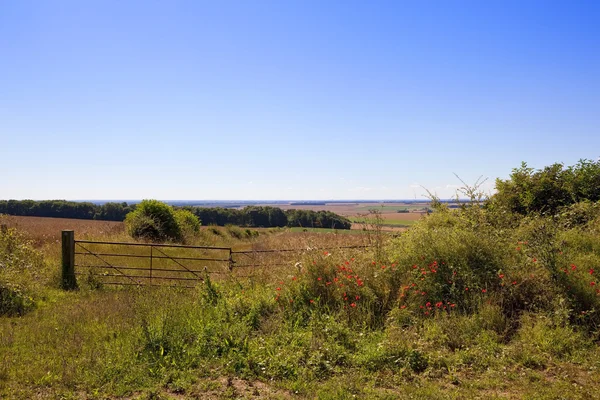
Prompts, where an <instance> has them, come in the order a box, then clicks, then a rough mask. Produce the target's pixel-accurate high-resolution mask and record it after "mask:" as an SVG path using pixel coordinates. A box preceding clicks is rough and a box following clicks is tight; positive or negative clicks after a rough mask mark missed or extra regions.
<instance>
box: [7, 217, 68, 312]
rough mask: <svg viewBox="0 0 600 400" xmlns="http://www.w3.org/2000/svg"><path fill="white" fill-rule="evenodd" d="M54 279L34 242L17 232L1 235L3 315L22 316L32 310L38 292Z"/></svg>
mask: <svg viewBox="0 0 600 400" xmlns="http://www.w3.org/2000/svg"><path fill="white" fill-rule="evenodd" d="M56 273H58V269H57V270H56ZM53 278H54V279H56V278H57V274H55V275H52V274H51V271H50V270H49V268H48V266H47V265H46V263H45V261H44V259H43V257H42V254H41V253H40V252H38V251H37V250H35V249H34V248H33V245H32V243H31V242H29V241H27V240H26V239H25V238H24V237H23V236H22V235H21V234H20V233H19V232H17V231H16V230H15V229H8V230H7V231H6V232H2V233H0V316H1V315H7V316H13V315H23V314H24V313H26V312H27V311H29V310H31V309H32V308H33V307H34V306H35V301H34V299H33V295H34V294H35V292H39V291H40V290H41V289H42V286H43V285H44V284H46V285H47V284H51V283H53Z"/></svg>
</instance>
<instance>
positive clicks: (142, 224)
mask: <svg viewBox="0 0 600 400" xmlns="http://www.w3.org/2000/svg"><path fill="white" fill-rule="evenodd" d="M125 225H126V226H127V232H128V233H129V234H130V235H131V236H132V237H134V238H136V239H142V240H149V241H155V242H162V241H168V240H170V241H182V240H183V239H184V238H185V237H186V236H188V235H192V234H195V233H198V231H199V230H200V220H198V217H196V216H195V215H194V214H193V213H191V212H190V211H188V210H174V209H173V207H171V206H169V205H168V204H165V203H162V202H160V201H157V200H143V201H142V202H141V203H140V204H138V205H137V206H136V207H135V210H134V211H132V212H130V213H129V214H127V216H126V217H125Z"/></svg>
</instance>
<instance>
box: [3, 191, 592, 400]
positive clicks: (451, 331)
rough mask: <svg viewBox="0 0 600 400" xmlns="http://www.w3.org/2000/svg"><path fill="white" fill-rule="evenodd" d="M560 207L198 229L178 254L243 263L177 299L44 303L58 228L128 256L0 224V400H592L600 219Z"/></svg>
mask: <svg viewBox="0 0 600 400" xmlns="http://www.w3.org/2000/svg"><path fill="white" fill-rule="evenodd" d="M511 204H512V203H511ZM596 204H597V203H596ZM315 207H316V206H315ZM338 207H339V206H338ZM347 207H348V208H347V212H348V214H347V215H349V216H352V215H354V217H355V218H360V216H359V214H360V210H358V211H357V208H359V207H360V206H358V207H357V206H356V205H354V206H352V207H350V206H347ZM363 207H364V206H363ZM577 207H579V208H577V209H574V210H575V211H576V214H569V213H563V214H562V215H563V216H561V217H560V218H559V219H552V218H547V217H541V216H538V217H530V218H525V219H523V218H522V217H520V216H518V215H516V214H515V215H513V217H511V219H509V220H507V219H506V213H505V212H500V213H498V214H496V212H495V211H493V208H490V210H484V209H482V208H480V207H479V206H474V207H465V208H464V209H460V210H450V209H448V208H447V207H444V206H441V207H440V208H438V209H436V211H435V212H433V213H432V214H430V215H422V216H420V215H417V213H416V212H415V213H413V212H410V213H398V212H397V211H398V210H393V209H392V208H390V209H389V210H386V209H385V207H384V211H387V212H383V211H382V212H381V214H390V215H389V216H388V218H387V220H386V221H387V223H390V221H401V219H396V218H392V214H393V216H394V217H395V216H396V214H397V215H403V216H406V214H410V215H411V216H412V215H413V214H414V215H416V216H415V217H414V219H413V220H412V225H411V227H410V228H407V229H406V230H405V232H403V233H401V234H398V233H397V232H396V233H391V232H390V233H386V232H382V231H381V230H380V229H379V228H378V227H377V226H374V225H373V224H372V222H373V221H372V220H369V221H365V226H364V229H360V230H350V231H344V232H343V233H342V231H336V230H324V229H312V228H268V229H248V228H246V229H244V228H240V227H235V226H227V227H215V226H208V227H202V229H200V230H199V231H198V232H197V233H195V234H193V235H192V236H190V237H187V238H186V243H187V244H189V245H200V246H223V247H226V248H231V249H234V250H237V251H248V252H249V254H250V257H251V259H250V260H251V262H249V263H248V264H252V265H253V266H251V267H250V266H248V267H244V268H236V265H237V266H240V267H241V264H242V262H241V260H240V261H238V263H237V264H234V267H233V269H232V270H231V272H227V270H226V269H224V270H220V274H218V275H209V272H211V271H214V270H213V269H212V267H211V265H209V268H208V269H207V270H206V271H205V275H203V279H204V280H203V281H201V282H199V283H198V284H197V286H195V288H193V289H183V288H177V287H145V286H139V287H138V286H135V285H134V286H127V287H118V286H110V285H102V284H101V281H98V280H90V279H86V278H85V277H84V276H79V280H78V283H79V288H78V290H75V291H65V290H62V289H60V285H61V284H60V278H59V271H60V264H61V259H60V243H59V242H58V238H59V232H60V231H61V230H63V229H74V230H75V232H76V237H77V238H79V239H87V240H96V241H118V242H121V241H123V242H135V240H134V239H133V238H132V237H130V236H128V234H127V231H126V229H125V226H124V224H123V223H121V222H104V221H93V220H68V219H50V218H37V217H7V216H3V217H0V224H4V225H7V226H8V230H7V231H6V232H3V233H2V234H1V235H0V265H2V269H0V285H1V286H0V287H1V288H2V292H1V293H2V296H3V297H2V303H1V304H2V307H3V313H4V316H2V317H0V360H2V363H1V364H0V396H1V397H2V398H16V399H30V398H82V399H83V398H111V399H112V398H127V399H157V398H158V399H182V398H198V399H228V398H281V399H290V398H323V399H337V398H369V399H371V398H375V399H377V398H379V399H389V398H486V399H487V398H508V399H513V398H514V399H517V398H536V399H537V398H575V399H578V398H579V399H588V398H598V388H599V387H600V376H599V375H598V374H597V371H598V368H600V364H599V360H600V348H599V347H598V340H599V338H600V336H599V331H598V327H599V326H600V319H599V317H598V314H597V311H596V310H597V309H598V308H599V303H598V301H599V300H598V299H600V295H599V293H600V291H598V289H597V285H596V284H597V283H598V282H597V279H596V275H597V270H598V269H599V268H598V265H600V249H599V248H598V245H597V244H598V232H599V231H598V228H599V225H598V224H599V223H600V213H599V212H598V208H597V206H593V205H589V206H587V205H583V206H577ZM581 207H583V208H581ZM367 210H368V209H367ZM575 211H573V212H575ZM336 212H340V209H339V208H338V209H336ZM365 217H366V216H363V218H365ZM583 217H585V218H583ZM369 218H373V215H371V216H369ZM382 219H383V218H382ZM86 246H87V245H86ZM111 246H113V245H111ZM356 246H368V247H359V248H356ZM341 247H343V248H341ZM89 248H90V249H92V247H89ZM276 249H288V250H289V249H298V250H299V251H298V252H285V253H277V252H273V253H272V252H270V250H276ZM116 251H117V246H116V245H115V246H114V247H109V248H108V251H107V253H112V252H116ZM164 252H165V253H166V254H170V255H174V254H176V253H173V252H172V250H166V249H165V250H164ZM136 254H138V253H136ZM140 254H141V253H140ZM191 254H192V250H185V249H182V250H181V252H180V253H179V255H180V256H184V257H188V256H190V255H191ZM282 255H284V256H282ZM78 257H81V256H78ZM274 257H278V258H274ZM92 259H93V257H92ZM113 259H114V260H119V261H118V262H119V263H126V262H131V264H128V265H129V266H130V267H135V268H145V267H144V265H145V264H144V262H145V261H144V260H143V259H142V258H139V259H134V261H125V260H124V259H123V260H121V259H119V258H113ZM79 260H80V261H79V263H81V262H82V259H79ZM159 261H160V262H162V263H166V262H169V260H164V259H163V260H160V259H159V260H155V268H156V267H157V266H160V265H161V264H160V263H159ZM119 265H121V264H119ZM162 265H166V264H162ZM171 265H174V264H171ZM188 265H191V264H188ZM136 273H137V274H140V275H139V276H141V274H143V273H144V272H143V271H142V270H139V272H136ZM155 279H156V277H155ZM160 279H161V278H160V276H158V280H159V281H160Z"/></svg>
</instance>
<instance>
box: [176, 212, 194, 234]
mask: <svg viewBox="0 0 600 400" xmlns="http://www.w3.org/2000/svg"><path fill="white" fill-rule="evenodd" d="M174 214H175V220H176V221H177V225H179V228H180V230H181V233H182V235H183V236H184V237H191V236H193V235H195V234H197V233H198V232H199V231H200V220H199V219H198V217H196V216H195V215H194V214H193V213H192V212H191V211H189V210H184V209H176V210H175V211H174Z"/></svg>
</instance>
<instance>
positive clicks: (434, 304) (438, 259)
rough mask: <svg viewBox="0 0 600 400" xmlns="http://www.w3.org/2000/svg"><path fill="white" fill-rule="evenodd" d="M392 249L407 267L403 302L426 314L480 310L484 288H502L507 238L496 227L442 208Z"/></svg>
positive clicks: (393, 244)
mask: <svg viewBox="0 0 600 400" xmlns="http://www.w3.org/2000/svg"><path fill="white" fill-rule="evenodd" d="M388 251H389V253H390V254H391V256H392V258H393V259H394V260H395V262H396V263H397V264H398V267H399V268H400V269H401V270H402V271H403V279H404V280H405V282H406V284H405V286H403V288H402V293H401V295H400V298H401V299H402V302H403V303H404V304H405V305H406V306H407V307H409V308H412V309H414V310H417V311H421V312H422V313H426V314H427V315H430V314H432V313H433V312H438V311H447V310H449V309H450V308H452V309H459V310H462V311H464V312H473V311H475V310H476V309H477V308H478V304H479V301H480V296H481V295H482V293H487V292H488V291H490V290H492V289H495V288H498V287H500V285H501V280H500V278H499V271H501V270H502V268H503V267H504V261H505V259H506V250H505V246H504V245H503V243H502V239H501V238H498V237H497V236H495V235H494V234H493V233H492V231H491V230H489V229H487V228H486V227H481V226H477V225H475V226H474V225H473V224H471V221H470V220H468V219H467V218H466V217H465V216H464V215H463V214H462V212H459V211H448V210H443V209H440V210H439V211H438V212H436V213H434V214H432V215H430V216H428V217H427V218H426V219H425V220H423V221H419V223H417V224H415V226H413V228H412V229H411V230H409V231H408V232H406V233H405V234H404V235H402V236H400V237H398V238H396V239H394V240H392V241H391V243H390V247H389V249H388Z"/></svg>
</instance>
